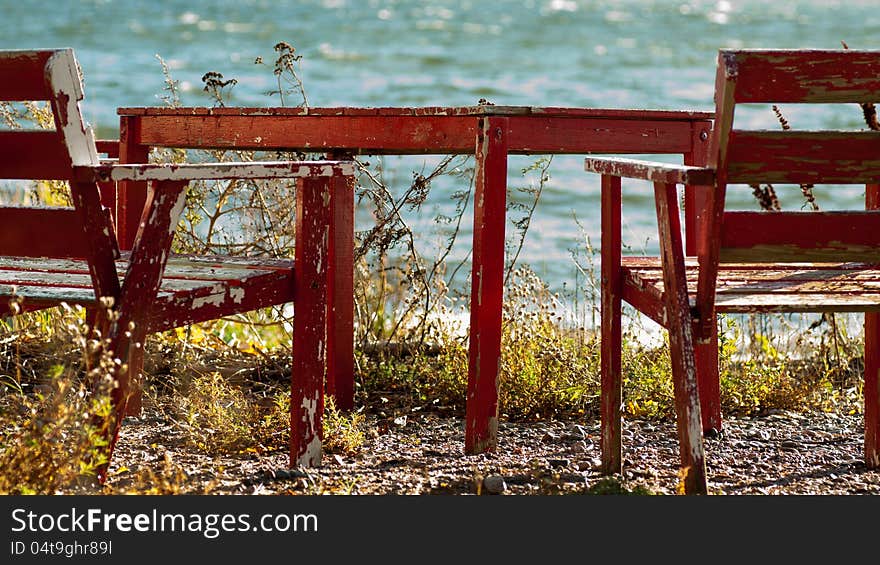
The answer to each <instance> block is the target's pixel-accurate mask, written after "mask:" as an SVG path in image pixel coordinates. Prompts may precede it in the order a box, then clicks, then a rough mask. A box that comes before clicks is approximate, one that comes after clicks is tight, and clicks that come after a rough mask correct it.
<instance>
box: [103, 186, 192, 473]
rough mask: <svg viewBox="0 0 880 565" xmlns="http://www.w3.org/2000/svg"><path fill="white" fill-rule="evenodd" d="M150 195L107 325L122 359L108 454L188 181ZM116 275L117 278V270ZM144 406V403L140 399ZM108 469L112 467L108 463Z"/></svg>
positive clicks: (113, 350)
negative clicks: (112, 313)
mask: <svg viewBox="0 0 880 565" xmlns="http://www.w3.org/2000/svg"><path fill="white" fill-rule="evenodd" d="M157 184H158V186H155V187H153V188H152V190H150V193H149V195H148V196H147V202H146V207H145V208H144V214H143V216H144V217H143V221H142V222H141V229H140V231H139V233H138V234H137V236H136V237H135V245H134V248H133V249H132V253H131V261H130V262H129V264H128V269H127V270H126V274H125V279H124V282H123V284H122V289H121V290H120V291H119V293H118V298H117V299H116V300H117V302H116V304H115V308H114V309H115V311H116V313H117V315H118V317H117V318H116V320H114V321H112V322H110V323H109V324H107V325H109V334H105V335H109V342H108V344H107V350H108V351H110V352H111V353H112V355H113V356H114V358H115V359H118V360H119V361H118V363H119V369H118V370H117V371H116V374H115V375H114V376H115V378H116V387H115V388H114V389H113V391H112V393H111V395H112V396H111V399H112V405H113V406H114V408H115V409H114V410H113V412H112V413H111V415H110V417H109V419H108V421H106V422H105V423H104V424H105V425H106V426H107V431H106V432H105V437H107V438H108V439H109V442H110V445H109V447H108V450H109V452H110V453H112V452H113V447H114V445H115V444H116V441H117V440H118V438H119V430H120V427H121V426H122V417H123V415H124V414H125V413H126V404H127V402H128V396H129V386H128V385H129V382H130V381H131V380H132V378H134V379H137V378H139V376H140V372H141V370H142V368H143V367H142V366H136V367H135V366H132V365H131V364H130V363H131V362H132V361H134V362H136V363H142V362H143V358H144V356H143V352H142V351H136V350H142V349H143V346H144V341H145V339H146V337H147V319H148V316H149V311H150V308H151V306H152V303H153V300H154V299H155V297H156V294H157V293H158V291H159V287H160V285H161V283H162V274H163V272H164V271H165V263H166V261H167V260H168V256H169V254H170V252H171V242H172V239H173V238H174V230H175V228H176V227H177V221H178V219H179V217H180V213H181V212H182V211H183V199H184V198H185V193H184V190H185V189H186V182H185V181H173V182H164V183H157ZM113 276H114V277H115V276H116V273H115V265H114V273H113ZM136 402H140V398H139V397H138V399H137V400H136ZM108 464H109V462H108ZM106 471H107V466H106V465H105V466H103V467H102V468H101V469H99V478H100V479H101V481H102V482H103V481H104V480H105V479H106Z"/></svg>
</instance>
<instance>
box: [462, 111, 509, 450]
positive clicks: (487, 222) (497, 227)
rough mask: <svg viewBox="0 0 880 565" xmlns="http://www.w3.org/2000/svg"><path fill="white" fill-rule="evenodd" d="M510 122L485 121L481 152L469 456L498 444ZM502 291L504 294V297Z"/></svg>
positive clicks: (476, 198) (478, 150) (476, 205)
mask: <svg viewBox="0 0 880 565" xmlns="http://www.w3.org/2000/svg"><path fill="white" fill-rule="evenodd" d="M506 126H507V118H497V117H490V118H482V119H481V120H480V126H479V134H478V135H477V146H476V172H475V179H474V186H475V188H474V235H473V258H472V265H473V267H472V271H471V278H472V281H473V284H472V287H471V328H479V329H480V332H479V333H474V332H471V335H470V344H469V359H470V362H469V373H468V390H467V402H466V414H465V436H464V444H465V453H482V452H485V451H494V450H495V448H496V447H497V443H498V386H499V378H500V373H501V314H502V306H503V287H504V232H505V210H506V206H507V127H506ZM499 290H500V292H499Z"/></svg>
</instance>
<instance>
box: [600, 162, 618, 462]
mask: <svg viewBox="0 0 880 565" xmlns="http://www.w3.org/2000/svg"><path fill="white" fill-rule="evenodd" d="M620 255H621V234H620V177H614V176H608V175H603V176H602V262H601V284H602V304H601V308H602V310H601V312H602V318H601V324H602V325H601V339H602V346H601V348H602V349H601V359H600V362H601V379H602V383H601V386H602V394H601V404H600V411H601V419H602V472H603V473H605V474H614V473H620V472H621V471H622V470H623V469H622V468H623V453H622V443H621V437H620V434H621V420H620V418H621V402H622V401H623V375H622V374H621V364H620V361H621V347H622V343H623V342H622V339H623V338H622V334H621V305H622V303H621V301H622V295H623V288H622V284H621V282H622V278H621V272H620Z"/></svg>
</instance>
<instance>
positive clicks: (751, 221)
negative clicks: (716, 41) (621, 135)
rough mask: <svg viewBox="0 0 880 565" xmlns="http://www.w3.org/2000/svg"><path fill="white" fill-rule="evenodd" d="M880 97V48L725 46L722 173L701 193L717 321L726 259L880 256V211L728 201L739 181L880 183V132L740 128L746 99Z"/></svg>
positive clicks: (702, 289)
mask: <svg viewBox="0 0 880 565" xmlns="http://www.w3.org/2000/svg"><path fill="white" fill-rule="evenodd" d="M878 98H880V51H851V50H847V49H838V50H768V49H753V50H721V51H719V53H718V66H717V73H716V75H715V123H714V126H713V128H712V134H711V140H710V144H709V145H710V147H709V154H708V156H707V157H708V158H707V164H708V166H709V167H710V168H712V169H714V172H715V173H716V181H715V185H714V186H712V187H696V188H695V195H696V198H695V199H694V200H695V201H696V202H701V203H702V204H701V206H703V208H702V210H700V211H699V212H698V217H699V229H698V230H697V237H696V250H697V256H698V259H699V264H700V274H699V280H698V283H697V297H696V308H697V310H698V311H699V312H700V313H701V314H700V316H701V318H702V320H703V322H702V323H703V324H709V323H710V322H709V321H708V320H710V319H711V320H714V317H711V316H706V317H702V316H703V313H708V312H712V311H713V308H714V301H715V287H716V282H717V277H718V269H719V264H720V263H721V262H744V261H748V262H764V263H779V262H803V261H813V262H823V261H852V260H855V261H870V262H873V261H877V260H880V253H878V252H877V249H878V248H880V241H878V235H877V234H878V233H880V230H878V229H874V226H875V225H876V224H877V222H876V220H875V219H874V216H858V215H853V216H838V215H827V214H825V215H823V214H819V213H806V214H803V215H794V216H793V215H787V214H783V213H778V212H765V213H757V214H747V213H742V212H735V211H727V210H725V200H726V196H727V187H728V185H729V184H744V185H752V186H759V185H761V184H767V183H770V184H772V183H777V184H779V183H792V184H821V183H829V184H869V185H871V184H873V183H877V182H878V181H880V132H874V131H866V129H865V128H861V129H859V130H853V131H834V132H817V131H813V132H805V131H796V130H793V129H791V128H790V127H788V128H786V129H784V130H779V131H775V132H768V131H749V130H743V129H734V121H735V120H734V118H735V113H736V107H737V105H738V104H752V103H766V104H777V103H799V104H849V105H851V107H852V111H855V112H858V106H856V105H855V104H856V103H867V102H874V101H876V100H877V99H878ZM768 110H769V108H768ZM794 125H795V126H796V125H797V124H794ZM869 192H870V191H869ZM707 328H708V326H706V328H704V330H703V331H708V329H707Z"/></svg>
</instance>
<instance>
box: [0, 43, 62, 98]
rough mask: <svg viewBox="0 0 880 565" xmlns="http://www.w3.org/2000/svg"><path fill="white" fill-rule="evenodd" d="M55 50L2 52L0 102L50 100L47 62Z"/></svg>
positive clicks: (0, 57)
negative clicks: (46, 71)
mask: <svg viewBox="0 0 880 565" xmlns="http://www.w3.org/2000/svg"><path fill="white" fill-rule="evenodd" d="M54 54H55V50H54V49H44V50H6V51H0V84H2V85H3V88H0V101H10V102H14V101H28V100H48V99H49V98H50V97H51V95H52V92H51V89H50V88H49V87H48V85H47V84H46V75H45V69H46V62H47V61H48V60H49V58H50V57H51V56H52V55H54Z"/></svg>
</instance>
